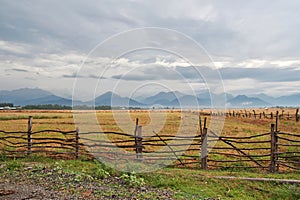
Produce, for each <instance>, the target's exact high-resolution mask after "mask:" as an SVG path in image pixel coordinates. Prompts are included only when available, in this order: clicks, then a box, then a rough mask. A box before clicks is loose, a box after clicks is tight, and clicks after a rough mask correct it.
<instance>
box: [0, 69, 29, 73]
mask: <svg viewBox="0 0 300 200" xmlns="http://www.w3.org/2000/svg"><path fill="white" fill-rule="evenodd" d="M5 71H7V72H9V71H15V72H29V71H28V70H26V69H19V68H12V69H6V70H5Z"/></svg>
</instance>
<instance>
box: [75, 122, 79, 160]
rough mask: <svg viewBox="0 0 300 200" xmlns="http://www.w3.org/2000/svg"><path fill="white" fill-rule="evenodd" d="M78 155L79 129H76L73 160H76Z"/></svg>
mask: <svg viewBox="0 0 300 200" xmlns="http://www.w3.org/2000/svg"><path fill="white" fill-rule="evenodd" d="M78 153H79V128H78V127H77V128H76V133H75V158H76V160H77V159H78V155H79V154H78Z"/></svg>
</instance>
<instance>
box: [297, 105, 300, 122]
mask: <svg viewBox="0 0 300 200" xmlns="http://www.w3.org/2000/svg"><path fill="white" fill-rule="evenodd" d="M298 112H299V108H297V110H296V122H299V119H300V115H299V114H298Z"/></svg>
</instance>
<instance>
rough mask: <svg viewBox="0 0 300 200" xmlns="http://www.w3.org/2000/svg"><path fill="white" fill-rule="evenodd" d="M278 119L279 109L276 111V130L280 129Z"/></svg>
mask: <svg viewBox="0 0 300 200" xmlns="http://www.w3.org/2000/svg"><path fill="white" fill-rule="evenodd" d="M278 120H279V112H278V110H277V111H276V123H275V131H276V132H277V131H278Z"/></svg>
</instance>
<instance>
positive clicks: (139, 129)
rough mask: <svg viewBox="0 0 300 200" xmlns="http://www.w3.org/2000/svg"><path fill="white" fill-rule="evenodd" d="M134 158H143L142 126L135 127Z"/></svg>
mask: <svg viewBox="0 0 300 200" xmlns="http://www.w3.org/2000/svg"><path fill="white" fill-rule="evenodd" d="M136 139H137V140H136V158H137V159H141V158H143V154H142V153H143V135H142V126H138V127H137V137H136Z"/></svg>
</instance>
